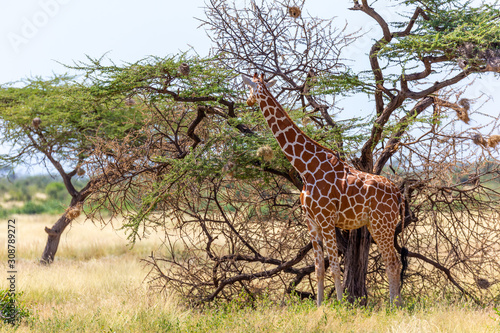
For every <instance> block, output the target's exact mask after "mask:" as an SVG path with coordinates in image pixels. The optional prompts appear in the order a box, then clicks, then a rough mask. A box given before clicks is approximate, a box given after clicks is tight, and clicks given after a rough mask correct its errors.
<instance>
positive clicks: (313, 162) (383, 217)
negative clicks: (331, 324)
mask: <svg viewBox="0 0 500 333" xmlns="http://www.w3.org/2000/svg"><path fill="white" fill-rule="evenodd" d="M243 82H244V83H245V84H247V85H248V86H250V96H249V98H248V100H247V104H248V105H250V106H252V105H253V104H254V103H256V102H257V103H258V104H259V106H260V108H261V110H262V113H263V114H264V117H265V119H266V122H267V124H268V126H269V128H270V129H271V131H272V132H273V134H274V137H275V138H276V140H277V141H278V143H279V145H280V147H281V149H282V150H283V152H284V154H285V156H286V157H287V158H288V160H289V161H290V163H291V164H292V165H293V167H294V168H295V169H296V170H297V172H298V173H299V174H300V176H301V178H302V180H303V183H304V188H303V190H302V193H301V195H300V200H301V203H302V208H303V212H304V217H305V220H306V222H307V226H308V229H309V234H310V236H311V242H312V246H313V251H314V261H315V269H316V275H317V280H318V282H317V289H318V295H317V304H318V306H320V305H321V303H322V301H323V297H324V275H325V264H324V252H323V249H324V250H325V252H326V255H327V257H328V259H329V261H330V267H331V271H332V273H333V276H334V280H335V290H336V293H337V299H338V300H342V297H343V286H342V279H341V270H340V263H339V257H338V250H337V239H336V234H335V227H338V228H340V229H344V230H353V229H357V228H360V227H362V226H367V227H368V230H369V231H370V233H371V235H372V237H373V239H374V240H375V242H376V243H377V246H378V250H379V252H380V253H381V255H382V257H383V260H384V263H385V267H386V273H387V277H388V280H389V293H390V299H391V302H393V303H395V304H396V305H401V303H402V300H401V295H400V290H399V289H400V270H401V263H400V261H399V257H398V254H397V252H396V249H395V248H394V233H395V230H396V226H397V224H398V223H399V221H400V219H401V218H402V216H403V214H404V208H405V207H404V200H403V197H402V195H401V193H400V191H399V189H398V187H397V186H396V185H395V184H394V183H392V182H391V181H390V180H388V179H387V178H385V177H383V176H379V175H373V174H370V173H366V172H362V171H359V170H357V169H355V168H353V167H352V166H350V165H348V164H347V163H346V162H345V161H343V160H342V159H341V158H340V156H339V154H338V153H337V152H335V151H333V150H331V149H328V148H326V147H324V146H322V145H320V144H319V143H317V142H315V141H314V140H312V139H311V138H309V137H308V136H307V135H306V134H305V133H304V132H302V130H301V129H300V128H299V127H298V126H297V125H296V124H295V123H294V122H293V120H292V119H291V118H290V116H289V115H288V114H287V113H286V111H285V110H284V109H283V107H282V106H281V105H280V104H279V103H278V101H277V100H276V99H275V98H274V96H273V95H272V94H271V93H270V92H269V90H268V88H269V87H271V86H272V85H274V83H275V82H276V81H271V82H268V83H266V82H265V81H264V76H263V75H261V76H260V77H258V76H257V74H254V76H253V78H249V77H247V76H244V75H243Z"/></svg>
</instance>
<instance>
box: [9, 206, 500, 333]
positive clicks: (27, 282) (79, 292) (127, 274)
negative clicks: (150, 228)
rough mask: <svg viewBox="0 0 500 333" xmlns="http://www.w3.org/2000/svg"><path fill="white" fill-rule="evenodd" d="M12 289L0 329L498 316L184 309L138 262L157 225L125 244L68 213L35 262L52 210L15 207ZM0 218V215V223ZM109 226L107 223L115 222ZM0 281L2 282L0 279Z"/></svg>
mask: <svg viewBox="0 0 500 333" xmlns="http://www.w3.org/2000/svg"><path fill="white" fill-rule="evenodd" d="M14 218H15V219H16V225H17V230H16V231H17V258H18V263H17V271H18V274H17V285H16V287H17V291H20V292H22V295H21V297H20V299H21V301H23V302H24V303H25V304H26V306H27V307H28V308H29V309H30V310H31V311H32V316H31V317H30V318H28V319H27V320H25V321H23V322H22V323H21V324H20V325H19V326H18V327H12V326H10V325H3V326H1V327H0V331H1V332H12V331H16V332H167V331H173V332H208V331H210V332H495V331H500V316H499V315H498V314H497V312H496V310H495V309H493V308H491V307H490V308H478V307H475V306H472V305H471V304H467V303H463V302H451V303H450V302H449V301H444V300H441V299H428V300H426V301H419V302H418V303H417V302H411V301H408V302H407V303H408V304H407V305H406V306H405V308H403V309H398V310H394V309H390V308H388V307H387V306H386V305H384V304H382V305H375V306H371V307H368V308H352V307H349V306H347V305H338V304H335V303H334V302H327V303H326V305H324V306H322V307H321V308H319V309H317V308H316V307H315V305H314V303H313V302H308V301H297V300H285V301H284V302H283V303H282V304H273V303H271V302H270V301H266V300H262V301H259V302H258V303H257V305H254V306H252V307H251V306H248V305H247V304H246V303H245V302H244V301H234V302H233V303H232V304H225V305H219V306H213V307H210V308H207V309H204V310H200V309H193V308H189V307H187V306H186V305H183V302H182V300H179V299H176V298H174V297H173V296H166V295H164V294H158V293H157V292H155V291H153V290H151V289H149V288H148V283H147V279H145V277H146V275H147V273H148V268H147V267H145V266H144V265H143V263H141V259H142V258H145V257H147V255H149V254H150V253H151V251H156V250H157V249H158V248H159V246H160V245H161V236H160V234H152V235H150V236H149V238H147V239H142V240H141V241H139V242H138V243H137V244H136V245H135V246H134V247H133V248H130V246H128V242H127V239H126V236H125V234H124V233H123V232H121V231H115V230H113V229H112V228H111V226H107V227H105V228H103V229H102V228H100V227H98V226H95V225H94V224H92V223H90V222H88V221H87V222H86V223H83V220H82V219H81V218H80V219H77V220H76V221H75V222H74V223H73V225H72V227H71V229H70V230H68V231H67V232H66V233H65V235H64V236H63V237H62V240H61V244H60V247H59V251H58V254H57V258H56V261H55V262H54V263H53V264H52V265H51V266H50V267H46V266H42V265H40V264H38V258H39V256H40V253H41V252H42V250H43V247H44V245H45V240H46V238H45V237H46V236H45V233H44V232H43V228H44V227H45V226H50V225H52V223H53V221H55V219H56V217H54V216H50V215H16V216H14ZM6 224H7V220H6V219H4V221H3V222H2V223H1V225H2V227H3V228H4V230H6V229H7V227H6ZM116 226H117V225H115V227H116ZM0 235H1V238H0V246H1V248H2V249H3V250H2V252H1V257H0V261H1V267H2V271H3V272H4V276H6V275H7V273H6V272H7V266H6V261H7V255H6V250H5V249H6V232H1V233H0ZM0 287H1V288H6V287H7V281H6V279H5V278H4V279H2V283H1V285H0Z"/></svg>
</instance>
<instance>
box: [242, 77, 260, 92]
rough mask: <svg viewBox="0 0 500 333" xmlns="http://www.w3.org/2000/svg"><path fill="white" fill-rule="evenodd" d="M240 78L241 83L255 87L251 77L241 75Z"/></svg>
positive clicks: (255, 84)
mask: <svg viewBox="0 0 500 333" xmlns="http://www.w3.org/2000/svg"><path fill="white" fill-rule="evenodd" d="M241 77H242V79H243V83H245V84H247V85H249V86H250V87H251V88H254V89H255V88H256V87H257V83H256V82H253V81H252V79H251V78H249V77H248V76H246V75H243V74H242V75H241Z"/></svg>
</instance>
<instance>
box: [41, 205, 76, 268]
mask: <svg viewBox="0 0 500 333" xmlns="http://www.w3.org/2000/svg"><path fill="white" fill-rule="evenodd" d="M81 207H82V204H81V202H80V201H77V200H75V199H73V200H72V201H71V204H70V206H69V208H68V209H67V210H66V211H65V212H64V214H63V215H62V216H61V217H60V218H59V220H57V222H56V223H55V224H54V225H53V226H52V228H48V227H45V232H46V233H47V234H48V238H47V244H46V245H45V249H44V250H43V253H42V258H41V259H40V263H41V264H44V265H48V264H50V263H52V262H53V261H54V258H55V256H56V252H57V248H58V247H59V239H60V238H61V235H62V233H63V232H64V229H66V227H67V226H68V225H69V224H70V223H71V221H72V220H74V219H75V218H76V217H78V216H79V215H80V211H81Z"/></svg>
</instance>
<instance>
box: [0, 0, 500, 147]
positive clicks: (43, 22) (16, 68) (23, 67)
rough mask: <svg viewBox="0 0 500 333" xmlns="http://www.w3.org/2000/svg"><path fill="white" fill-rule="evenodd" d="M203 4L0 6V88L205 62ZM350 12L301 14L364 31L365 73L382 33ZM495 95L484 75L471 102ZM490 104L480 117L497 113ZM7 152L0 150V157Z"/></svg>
mask: <svg viewBox="0 0 500 333" xmlns="http://www.w3.org/2000/svg"><path fill="white" fill-rule="evenodd" d="M236 2H237V3H242V4H244V3H245V1H244V0H238V1H236ZM257 2H260V1H257ZM247 3H248V1H247ZM388 3H390V4H394V2H388ZM204 5H205V4H204V1H201V0H143V1H132V0H120V1H119V0H100V1H98V0H85V1H84V0H22V1H9V0H0V50H1V51H2V52H0V69H1V70H0V84H3V83H7V82H11V81H17V80H20V79H22V78H26V77H32V76H42V77H48V76H51V74H52V73H57V74H62V73H66V72H68V69H66V68H65V67H64V66H63V65H61V64H59V63H58V62H60V63H63V64H72V62H73V61H81V60H85V56H86V55H89V56H91V57H93V58H98V57H100V56H102V55H103V54H105V53H107V57H109V58H110V59H112V60H113V61H114V62H115V63H120V62H121V61H125V62H135V61H138V60H140V59H142V58H144V57H147V56H149V55H154V56H159V57H164V56H167V55H172V54H177V53H179V52H182V51H188V50H189V49H190V48H191V46H192V47H193V48H194V49H195V50H196V52H197V53H198V54H200V55H201V56H204V55H207V54H208V50H209V48H210V42H209V40H208V38H207V37H206V33H205V31H204V30H203V28H198V27H199V25H200V22H199V21H198V20H196V19H195V17H198V18H204V11H203V8H202V7H204ZM350 6H352V1H347V0H346V1H338V0H306V2H305V6H304V8H303V10H304V9H305V11H307V12H309V13H310V14H311V15H313V16H320V17H323V18H330V17H337V20H338V21H337V26H338V27H340V28H341V27H343V26H344V24H345V23H346V21H348V23H349V30H350V31H355V30H358V29H363V31H369V33H368V34H367V35H366V36H365V37H363V38H361V39H360V40H359V41H358V42H357V43H356V44H355V45H354V47H353V48H352V49H351V50H350V52H349V53H348V54H347V57H354V58H357V59H356V62H355V63H353V65H355V66H359V65H360V64H362V66H363V67H364V66H366V67H367V66H368V56H366V55H365V54H366V52H367V51H368V50H369V46H370V45H371V44H372V43H373V38H379V37H380V36H381V30H380V28H379V27H378V26H377V25H376V23H375V21H374V20H371V19H369V18H368V17H367V16H366V15H365V14H363V13H360V12H353V11H350V10H348V8H349V7H350ZM374 6H375V7H376V8H377V10H378V11H379V13H380V14H381V15H382V16H383V17H384V18H388V19H391V17H392V18H393V15H394V14H393V11H392V8H390V7H383V6H382V1H376V2H375V3H374ZM497 91H500V79H499V78H498V77H495V76H494V75H486V76H485V77H484V78H483V79H482V80H481V81H480V83H479V84H476V85H474V86H473V87H472V89H471V92H470V97H471V98H474V97H477V96H478V95H480V94H481V93H486V94H489V95H493V96H494V95H495V93H496V92H497ZM493 103H494V100H493V102H490V104H491V105H489V106H487V107H486V108H485V109H484V110H483V111H484V112H487V113H498V111H497V110H498V108H496V107H495V106H494V104H493ZM347 105H348V106H349V108H350V109H352V112H358V111H359V110H360V109H362V108H365V106H364V105H363V103H360V104H359V105H357V102H356V101H352V100H350V101H348V103H347ZM370 108H371V109H372V108H373V106H370ZM365 111H366V110H365ZM371 111H373V110H368V112H371ZM349 113H351V112H349ZM473 122H474V119H473ZM475 125H477V123H476V124H475ZM471 126H474V124H472V125H471ZM0 135H1V134H0ZM5 149H6V147H0V152H2V151H5Z"/></svg>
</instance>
